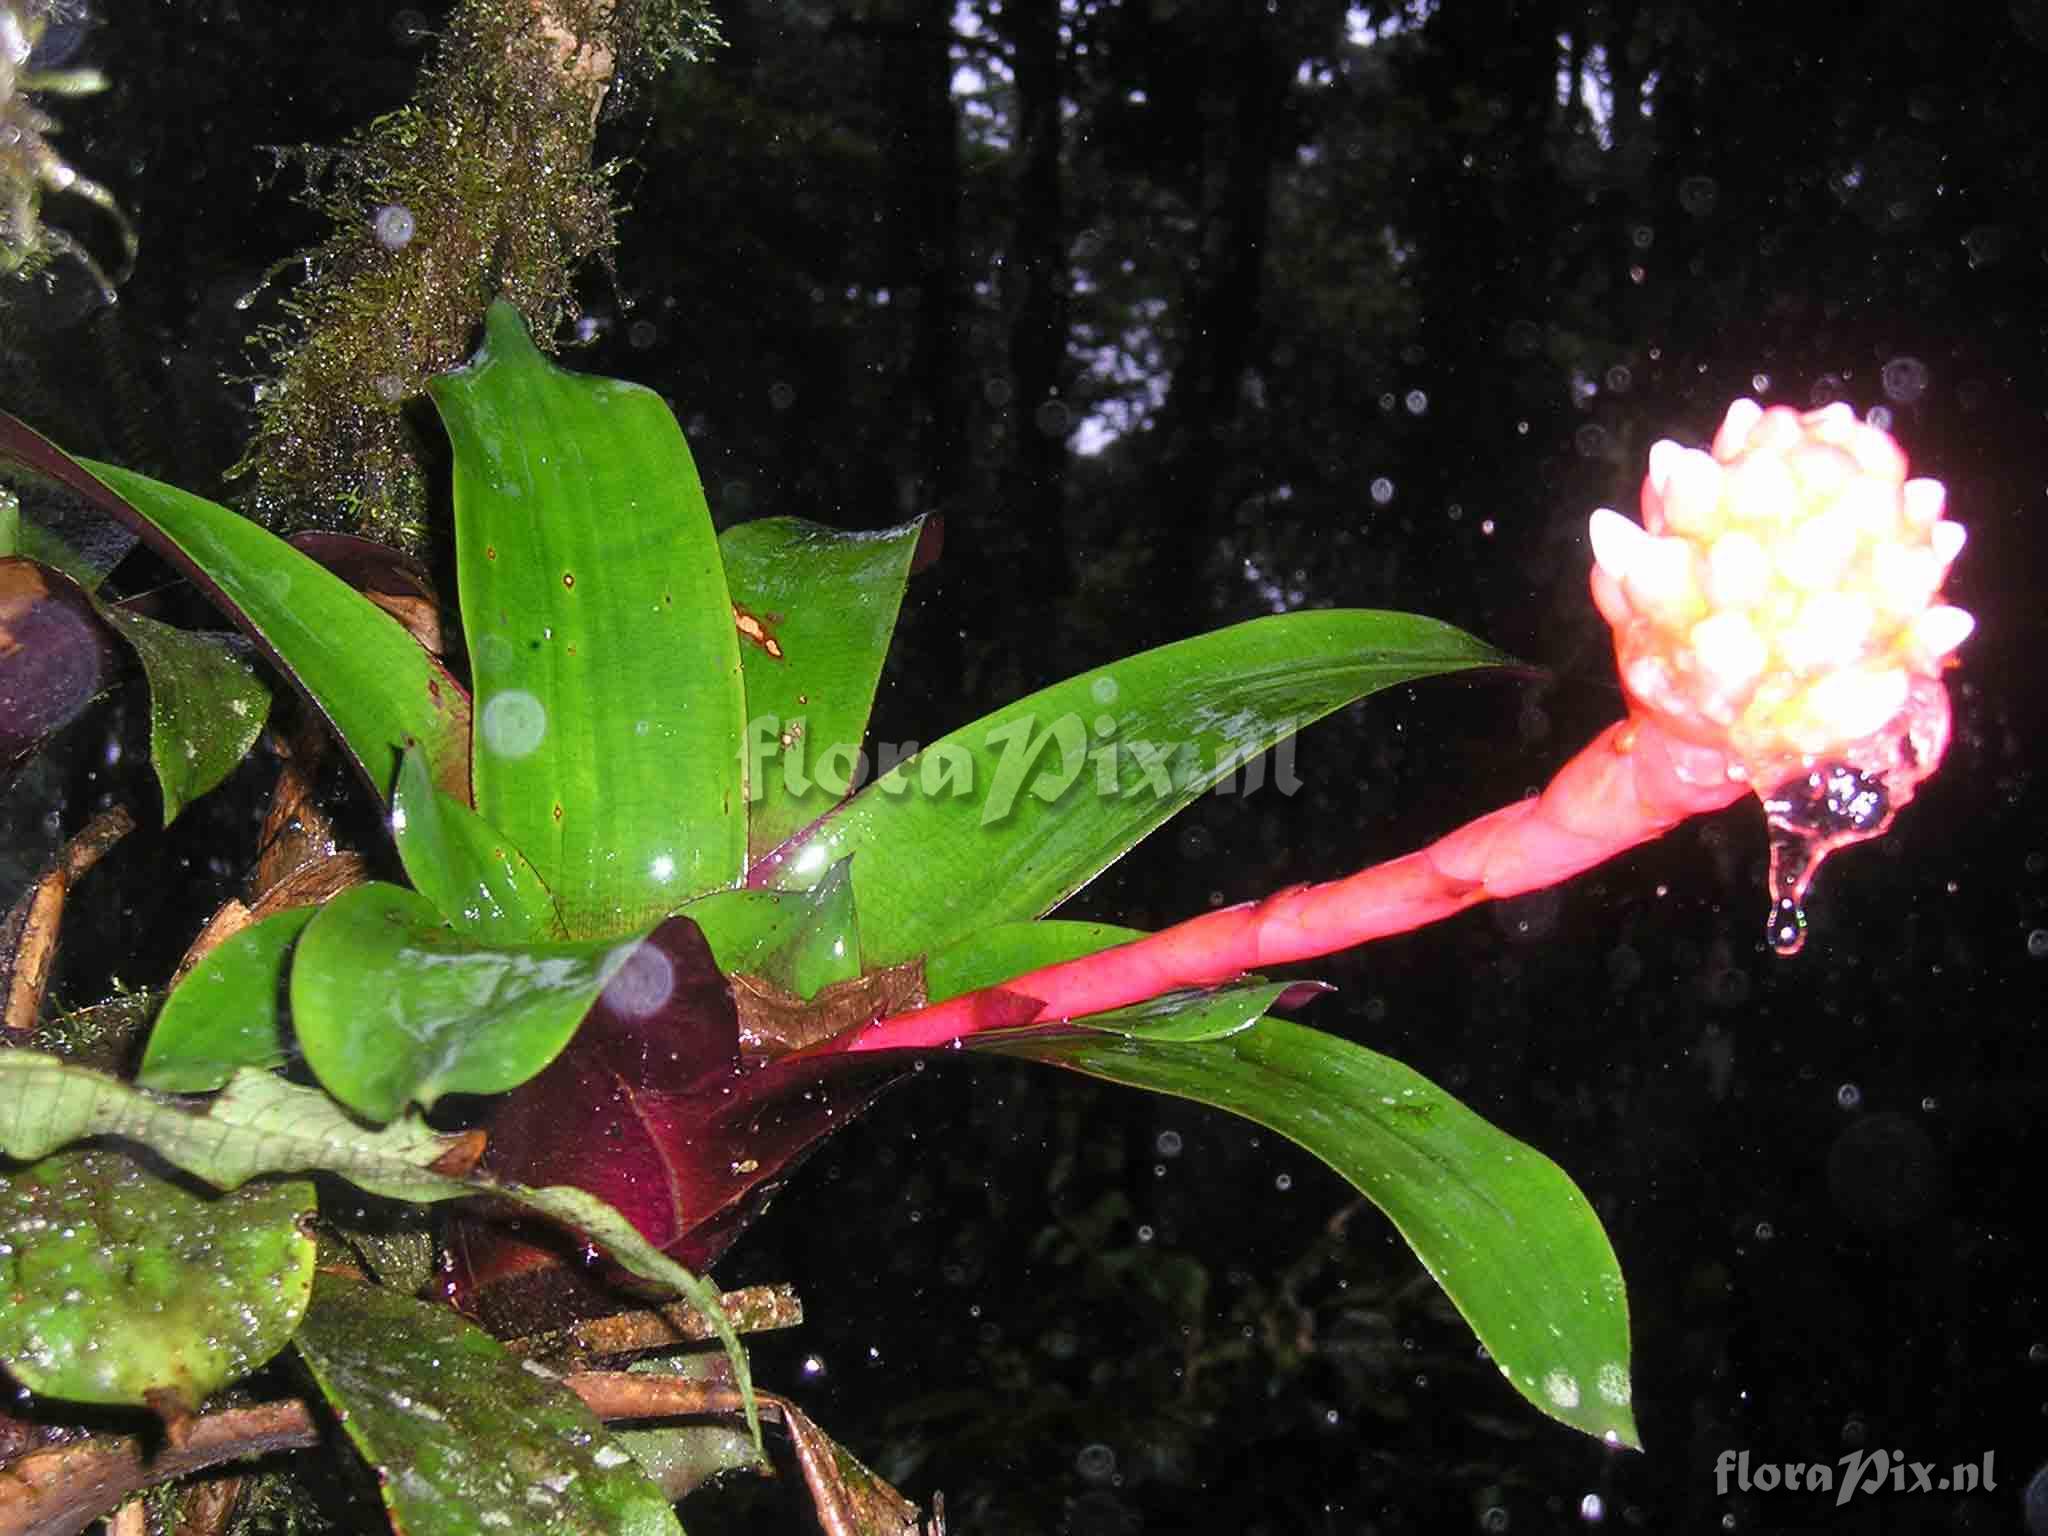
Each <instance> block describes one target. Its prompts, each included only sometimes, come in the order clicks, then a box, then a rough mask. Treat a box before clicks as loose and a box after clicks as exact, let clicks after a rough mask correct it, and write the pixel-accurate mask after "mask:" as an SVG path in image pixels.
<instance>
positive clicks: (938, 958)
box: [924, 919, 1145, 1003]
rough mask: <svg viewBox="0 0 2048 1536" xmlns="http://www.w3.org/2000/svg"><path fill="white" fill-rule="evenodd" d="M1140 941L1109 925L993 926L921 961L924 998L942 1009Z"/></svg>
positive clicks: (1134, 932) (1138, 935)
mask: <svg viewBox="0 0 2048 1536" xmlns="http://www.w3.org/2000/svg"><path fill="white" fill-rule="evenodd" d="M1144 936H1145V930H1144V929H1142V928H1121V927H1118V926H1117V925H1116V924H1115V923H1075V922H1065V921H1061V920H1058V919H1049V920H1046V921H1043V922H1036V923H996V924H994V925H993V926H991V927H988V928H984V929H982V930H981V931H980V932H979V933H971V934H969V935H968V936H967V937H966V938H964V939H956V940H955V941H954V942H953V943H951V944H948V945H947V946H946V947H945V948H944V949H941V950H937V951H935V952H934V953H932V954H930V955H928V956H926V958H925V962H924V990H925V995H926V996H927V997H929V998H930V999H931V1000H932V1001H933V1002H935V1003H943V1002H944V1001H945V1000H946V999H947V998H949V997H958V996H959V995H960V994H961V993H963V992H978V991H980V990H981V989H982V988H983V987H994V986H1000V985H1001V984H1002V983H1004V982H1006V981H1008V980H1010V978H1011V977H1013V976H1021V975H1023V974H1024V973H1025V972H1026V971H1035V970H1037V969H1038V968H1039V967H1040V966H1043V965H1058V964H1060V963H1061V962H1062V961H1065V960H1078V959H1079V958H1080V957H1081V956H1083V955H1092V954H1094V953H1095V952H1096V951H1097V950H1103V949H1108V948H1109V947H1110V946H1111V945H1113V944H1128V943H1129V942H1130V941H1131V940H1132V939H1142V938H1143V937H1144Z"/></svg>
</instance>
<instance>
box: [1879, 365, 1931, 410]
mask: <svg viewBox="0 0 2048 1536" xmlns="http://www.w3.org/2000/svg"><path fill="white" fill-rule="evenodd" d="M1878 379H1879V382H1880V383H1882V384H1883V385H1884V392H1885V397H1886V398H1887V399H1889V400H1892V401H1894V402H1895V403H1897V404H1899V405H1911V404H1912V403H1913V402H1914V401H1915V400H1918V399H1919V398H1920V397H1921V396H1922V395H1924V394H1926V393H1927V365H1926V364H1925V363H1923V362H1921V361H1920V359H1919V358H1917V357H1895V358H1893V359H1892V360H1891V361H1890V362H1888V363H1886V364H1885V365H1884V367H1883V368H1882V369H1881V370H1879V373H1878Z"/></svg>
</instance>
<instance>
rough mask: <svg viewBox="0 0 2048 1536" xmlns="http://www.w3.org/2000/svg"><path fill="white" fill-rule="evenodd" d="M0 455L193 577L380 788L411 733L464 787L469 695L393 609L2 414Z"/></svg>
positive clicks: (285, 547) (438, 776)
mask: <svg viewBox="0 0 2048 1536" xmlns="http://www.w3.org/2000/svg"><path fill="white" fill-rule="evenodd" d="M0 463H13V464H18V465H21V466H22V467H24V468H26V469H29V470H31V471H33V472H34V473H36V474H38V475H42V476H44V477H46V478H48V479H50V480H53V481H55V482H57V483H58V484H60V485H62V486H63V487H64V488H65V489H67V490H69V491H71V492H73V493H74V494H76V495H78V496H81V497H83V498H84V499H85V500H86V501H87V502H89V503H90V504H91V505H93V506H94V507H96V508H98V509H99V510H100V511H102V512H105V513H107V514H108V515H109V516H111V517H114V518H116V519H118V520H119V521H120V522H122V523H124V524H126V525H127V526H128V527H130V528H132V529H133V530H134V531H135V532H136V533H138V534H140V535H141V536H142V538H143V539H144V541H145V542H147V543H148V544H149V545H150V546H151V547H152V548H153V549H155V550H156V551H157V553H158V554H160V555H162V556H163V557H164V558H165V559H167V560H169V561H170V562H171V563H172V564H173V565H175V566H177V567H178V568H179V569H180V570H182V571H183V572H184V573H185V574H186V575H187V576H189V577H191V578H192V580H193V581H195V582H196V583H197V584H198V585H199V586H200V588H201V589H202V590H203V591H204V592H205V593H206V594H207V596H208V597H209V598H211V599H212V600H213V602H214V605H215V606H216V607H218V608H219V609H220V610H221V612H222V613H224V614H225V615H226V616H227V617H228V618H230V619H232V620H233V621H234V623H235V625H236V626H237V627H238V628H239V629H241V630H242V631H243V633H245V634H247V635H248V636H249V638H250V639H252V640H254V641H255V642H256V644H257V646H258V647H259V648H260V649H261V650H263V651H264V652H265V654H267V655H268V656H269V657H270V658H271V660H272V661H274V662H275V663H276V664H277V666H278V667H279V669H280V670H281V671H282V672H283V673H284V674H285V675H286V676H287V677H289V678H290V679H291V680H292V681H293V683H294V684H295V685H296V686H297V687H298V688H299V689H300V690H301V691H302V692H303V693H304V694H305V695H306V697H307V698H308V700H310V701H311V703H312V704H313V705H314V707H315V708H316V709H318V710H319V711H320V712H321V713H322V714H324V715H325V716H326V717H327V719H328V720H329V721H331V722H332V723H333V725H334V728H335V730H336V731H337V732H338V733H339V734H340V736H341V738H342V742H343V744H344V745H345V746H346V747H347V748H348V751H349V753H350V755H351V756H353V757H354V758H355V760H356V762H357V764H358V765H359V766H360V767H361V768H362V771H363V775H364V777H365V778H366V779H367V780H368V781H369V784H370V787H371V788H372V789H373V790H374V791H375V792H376V793H377V794H378V795H380V796H383V795H388V794H389V793H390V791H391V784H392V780H393V778H394V777H395V776H396V774H397V772H398V754H399V753H400V752H401V751H403V750H404V748H405V747H406V746H407V745H408V744H411V743H417V744H418V745H419V746H420V747H421V749H422V750H424V751H425V752H426V754H427V757H428V760H429V761H430V762H431V763H432V765H433V770H434V779H435V782H436V783H438V784H440V785H441V786H442V787H443V788H444V789H447V790H450V791H451V792H453V793H456V794H458V795H462V794H466V792H467V785H468V765H469V763H468V759H469V699H468V696H467V695H466V694H465V693H464V692H463V690H462V688H461V687H460V686H459V685H458V684H457V683H456V682H455V680H454V678H453V677H451V676H450V675H449V673H448V672H447V670H446V669H445V668H443V667H442V666H441V665H440V663H438V662H437V661H435V660H434V659H433V658H432V657H430V656H429V655H427V653H426V652H425V651H424V650H422V649H421V648H420V646H419V644H418V642H416V641H415V640H414V639H413V638H412V637H411V636H410V635H408V634H407V633H406V632H405V630H404V629H403V628H401V627H400V626H399V624H398V622H397V621H396V620H395V619H393V618H392V617H391V616H390V615H389V614H387V613H385V612H383V611H382V610H381V609H379V608H378V607H377V606H376V604H374V603H372V602H371V601H370V600H369V599H367V598H365V597H364V596H363V595H362V594H361V593H359V592H357V591H355V590H354V589H353V588H352V587H350V586H349V585H348V584H347V583H346V582H344V581H342V580H341V579H340V578H339V577H337V576H335V575H333V574H332V573H330V572H329V571H327V570H326V569H324V568H323V567H322V566H321V565H320V564H319V563H318V562H316V561H314V560H311V559H309V558H308V557H307V556H305V555H303V554H301V553H300V552H299V551H297V550H296V549H293V548H292V547H291V546H290V545H289V544H287V543H286V542H285V541H284V540H282V539H280V538H278V537H276V536H275V535H274V534H271V533H269V532H268V531H266V530H265V529H263V528H260V527H258V526H257V525H256V524H255V523H252V522H250V521H249V520H248V519H247V518H245V517H242V516H240V515H239V514H237V513H235V512H231V511H229V510H228V509H227V508H226V507H223V506H219V505H217V504H216V503H214V502H211V501H208V500H206V499H205V498H204V497H201V496H194V495H192V494H191V493H190V492H187V491H181V490H179V489H177V488H176V487H175V486H169V485H163V484H161V483H159V482H157V481H155V480H151V479H149V478H148V477H147V476H144V475H138V474H134V473H132V472H130V471H128V470H125V469H119V468H116V467H115V466H113V465H110V464H96V463H93V462H92V461H90V460H84V459H73V458H71V457H70V456H69V455H68V454H66V453H65V452H64V451H63V450H62V449H60V448H58V447H56V446H55V445H54V444H52V443H50V442H48V441H47V440H45V439H44V438H42V437H40V436H38V435H37V434H36V433H35V432H32V431H31V430H29V428H27V427H25V426H23V425H22V424H21V423H20V422H18V421H16V420H15V419H14V418H13V417H11V416H7V415H5V414H4V413H0Z"/></svg>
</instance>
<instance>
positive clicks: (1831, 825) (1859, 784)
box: [1764, 762, 1891, 955]
mask: <svg viewBox="0 0 2048 1536" xmlns="http://www.w3.org/2000/svg"><path fill="white" fill-rule="evenodd" d="M1764 812H1765V814H1766V815H1767V816H1768V817H1769V818H1770V825H1771V873H1770V894H1771V911H1770V916H1769V918H1768V920H1767V922H1766V925H1765V930H1764V937H1765V940H1766V942H1768V943H1769V944H1770V946H1771V948H1772V949H1774V950H1776V951H1777V952H1778V953H1779V954H1781V955H1796V954H1798V953H1799V951H1800V948H1801V947H1802V946H1803V945H1804V944H1805V943H1806V912H1805V910H1804V907H1803V902H1804V901H1805V898H1806V892H1807V889H1808V887H1810V886H1811V885H1812V884H1813V876H1814V872H1815V871H1816V870H1818V869H1819V868H1820V865H1821V861H1822V860H1823V859H1825V858H1826V857H1827V856H1828V855H1829V854H1830V853H1832V852H1833V851H1834V850H1835V849H1837V848H1840V847H1843V846H1845V845H1846V844H1849V843H1854V842H1861V841H1863V840H1864V839H1865V838H1870V837H1875V836H1877V835H1878V833H1880V832H1882V831H1883V830H1884V829H1885V827H1886V825H1887V824H1888V823H1889V822H1890V821H1891V797H1890V796H1889V795H1888V794H1887V793H1886V792H1885V786H1884V782H1883V780H1881V779H1879V778H1878V777H1876V776H1875V775H1872V774H1866V773H1862V772H1860V771H1858V770H1857V769H1855V768H1852V767H1850V766H1849V765H1848V764H1847V763H1839V762H1828V763H1821V764H1818V765H1816V766H1815V767H1814V768H1812V769H1810V770H1809V771H1808V772H1806V773H1804V774H1800V775H1795V776H1794V777H1793V778H1791V779H1788V780H1787V781H1786V782H1785V783H1783V784H1780V785H1779V786H1778V787H1777V788H1776V789H1774V790H1772V791H1771V793H1770V794H1768V795H1766V796H1765V797H1764Z"/></svg>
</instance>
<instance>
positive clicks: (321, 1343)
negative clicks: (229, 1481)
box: [297, 1274, 682, 1536]
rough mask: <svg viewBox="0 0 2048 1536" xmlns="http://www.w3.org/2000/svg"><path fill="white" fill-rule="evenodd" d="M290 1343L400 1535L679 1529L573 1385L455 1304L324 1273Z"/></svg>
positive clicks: (653, 1535) (643, 1534) (599, 1534)
mask: <svg viewBox="0 0 2048 1536" xmlns="http://www.w3.org/2000/svg"><path fill="white" fill-rule="evenodd" d="M297 1344H298V1350H299V1354H300V1356H301V1357H302V1358H303V1359H304V1360H305V1362H306V1366H307V1368H308V1369H309V1370H310V1371H311V1372H312V1373H313V1380H314V1381H315V1382H316V1383H317V1384H318V1385H319V1388H320V1392H321V1395H322V1396H324V1397H325V1398H326V1399H327V1402H328V1406H330V1407H331V1408H333V1409H334V1413H335V1417H336V1418H337V1419H339V1420H340V1422H341V1426H342V1429H343V1431H344V1433H346V1434H347V1435H348V1437H349V1439H350V1440H351V1441H352V1442H353V1443H354V1444H355V1447H356V1449H357V1450H358V1451H360V1452H361V1453H362V1455H363V1458H364V1460H366V1461H367V1462H369V1464H370V1468H371V1470H372V1471H373V1472H374V1473H375V1474H376V1478H377V1486H378V1490H379V1492H380V1493H381V1494H382V1495H383V1498H384V1502H385V1503H386V1504H387V1505H388V1506H389V1507H390V1510H391V1518H392V1524H393V1527H394V1528H395V1529H398V1530H402V1531H404V1532H405V1533H406V1536H496V1533H498V1532H503V1531H538V1530H546V1531H551V1532H562V1533H569V1532H587V1533H589V1536H661V1533H664V1532H668V1533H673V1536H682V1527H681V1526H680V1525H678V1524H677V1523H676V1517H675V1511H674V1510H672V1509H671V1508H670V1507H669V1502H668V1499H667V1497H666V1496H665V1495H664V1494H663V1493H662V1492H661V1490H660V1489H658V1488H656V1487H655V1486H654V1484H653V1483H652V1482H651V1481H649V1480H648V1477H647V1474H646V1473H645V1472H643V1471H641V1469H640V1466H639V1463H638V1462H636V1461H635V1460H634V1459H633V1457H632V1456H631V1455H630V1454H629V1453H628V1452H626V1451H625V1450H623V1449H621V1448H620V1446H619V1445H618V1443H617V1442H616V1441H615V1440H613V1439H612V1437H611V1435H610V1434H609V1433H607V1432H606V1430H605V1428H604V1426H603V1425H602V1424H601V1423H599V1422H598V1419H597V1417H596V1415H595V1414H593V1413H592V1412H591V1411H590V1410H589V1409H588V1408H586V1407H585V1406H584V1405H583V1403H582V1401H581V1400H580V1399H579V1398H578V1397H577V1396H576V1394H575V1393H573V1392H571V1391H570V1390H569V1389H568V1388H567V1387H565V1386H563V1385H561V1383H560V1382H559V1381H557V1380H555V1379H553V1378H552V1376H551V1374H550V1373H548V1372H544V1371H540V1370H537V1369H535V1368H533V1367H530V1366H528V1365H527V1364H525V1363H523V1362H522V1361H520V1360H519V1359H518V1358H517V1357H516V1356H514V1355H513V1354H511V1353H510V1352H509V1351H508V1350H507V1349H506V1348H505V1346H504V1345H502V1344H500V1343H499V1342H498V1341H497V1340H496V1339H494V1338H492V1337H491V1336H490V1335H489V1334H487V1333H485V1332H484V1331H483V1330H482V1329H481V1328H478V1327H477V1326H476V1325H475V1324H473V1323H471V1322H469V1321H468V1320H467V1319H466V1318H464V1317H463V1316H462V1315H461V1314H460V1313H458V1312H455V1311H452V1310H450V1309H449V1308H447V1307H441V1306H431V1305H429V1304H427V1303H425V1302H418V1301H414V1300H412V1299H411V1298H410V1297H407V1296H401V1295H399V1294H397V1293H396V1292H394V1291H388V1290H384V1289H381V1288H379V1287H377V1286H373V1285H366V1284H364V1283H363V1282H362V1281H360V1280H350V1279H345V1278H343V1277H341V1276H338V1275H328V1274H323V1275H322V1276H320V1279H319V1283H318V1284H317V1285H316V1286H315V1288H314V1293H313V1304H312V1306H311V1307H310V1308H309V1309H308V1311H307V1313H306V1321H305V1325H304V1326H303V1327H302V1328H301V1329H300V1330H299V1335H298V1339H297Z"/></svg>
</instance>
